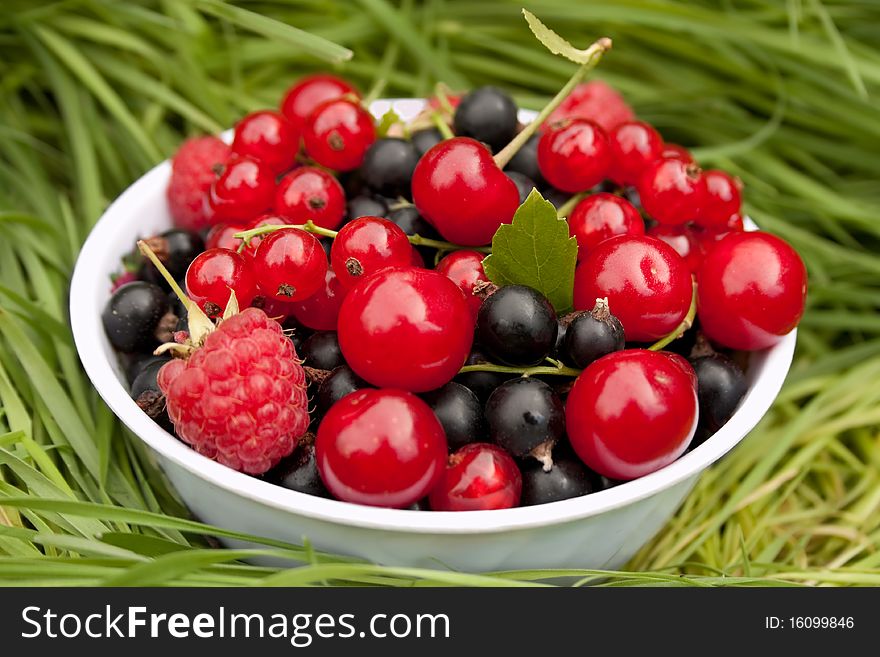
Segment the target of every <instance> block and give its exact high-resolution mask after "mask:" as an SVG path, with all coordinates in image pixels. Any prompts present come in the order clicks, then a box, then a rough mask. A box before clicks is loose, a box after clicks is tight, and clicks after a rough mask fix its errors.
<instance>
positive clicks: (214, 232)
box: [205, 224, 256, 251]
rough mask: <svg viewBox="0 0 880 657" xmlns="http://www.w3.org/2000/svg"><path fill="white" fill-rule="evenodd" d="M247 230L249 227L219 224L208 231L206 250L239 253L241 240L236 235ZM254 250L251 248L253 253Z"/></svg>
mask: <svg viewBox="0 0 880 657" xmlns="http://www.w3.org/2000/svg"><path fill="white" fill-rule="evenodd" d="M247 229H248V227H247V226H234V225H232V224H217V225H216V226H214V227H213V228H211V230H209V231H208V235H207V237H205V250H206V251H207V250H209V249H226V250H228V251H238V247H239V245H240V244H241V240H240V239H238V238H237V237H235V235H236V233H242V232H244V231H246V230H247ZM254 250H256V249H254V248H253V246H251V251H254Z"/></svg>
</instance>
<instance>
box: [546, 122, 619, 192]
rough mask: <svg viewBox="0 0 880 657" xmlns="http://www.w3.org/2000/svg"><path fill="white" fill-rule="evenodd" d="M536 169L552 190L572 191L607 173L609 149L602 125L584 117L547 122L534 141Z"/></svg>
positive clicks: (597, 182) (589, 186)
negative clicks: (550, 123) (535, 146)
mask: <svg viewBox="0 0 880 657" xmlns="http://www.w3.org/2000/svg"><path fill="white" fill-rule="evenodd" d="M538 168H539V169H540V170H541V175H543V176H544V178H545V179H546V180H547V182H549V183H550V184H551V185H553V186H554V187H555V188H556V189H561V190H562V191H563V192H569V193H570V194H574V193H576V192H583V191H586V190H588V189H590V188H591V187H595V186H596V185H598V184H599V183H600V182H602V181H603V180H605V178H607V177H608V174H609V173H610V172H611V149H610V148H609V145H608V137H607V136H606V135H605V133H604V132H603V130H602V128H600V127H599V126H598V125H596V124H595V123H593V122H592V121H587V120H586V119H574V120H572V121H563V122H562V123H560V124H558V125H555V126H553V125H551V126H550V127H549V128H548V129H547V130H546V131H545V132H544V134H542V135H541V138H540V140H539V141H538Z"/></svg>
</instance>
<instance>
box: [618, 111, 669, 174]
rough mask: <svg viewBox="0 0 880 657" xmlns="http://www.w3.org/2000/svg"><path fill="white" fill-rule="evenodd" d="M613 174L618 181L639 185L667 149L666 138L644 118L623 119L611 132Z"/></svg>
mask: <svg viewBox="0 0 880 657" xmlns="http://www.w3.org/2000/svg"><path fill="white" fill-rule="evenodd" d="M608 145H609V147H610V149H611V175H610V176H609V177H610V178H611V179H612V180H613V181H614V182H616V183H617V184H618V185H635V184H636V183H637V182H638V181H639V178H640V177H641V175H642V172H644V170H645V169H646V168H647V167H648V165H649V164H651V163H652V162H653V161H654V160H656V159H657V158H658V157H660V153H661V152H662V151H663V138H662V137H661V136H660V133H659V132H657V131H656V130H655V129H654V128H653V127H652V126H650V125H648V124H647V123H644V122H643V121H630V122H628V123H621V124H620V125H619V126H617V127H616V128H615V129H614V130H612V131H611V132H610V133H609V134H608Z"/></svg>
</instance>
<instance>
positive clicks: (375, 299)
mask: <svg viewBox="0 0 880 657" xmlns="http://www.w3.org/2000/svg"><path fill="white" fill-rule="evenodd" d="M338 331H339V346H340V347H341V349H342V354H343V355H344V356H345V360H346V362H348V364H349V365H350V366H351V368H352V369H353V370H354V371H355V373H356V374H357V375H358V376H360V377H361V378H362V379H365V380H366V381H367V382H369V383H371V384H373V385H375V386H381V387H392V388H403V389H404V390H412V391H413V392H426V391H428V390H435V389H436V388H439V387H440V386H442V385H444V384H446V383H449V381H451V380H452V377H454V376H455V375H456V374H457V373H458V370H459V369H460V368H461V367H462V365H464V361H465V359H466V358H467V356H468V353H469V352H470V348H471V342H472V341H473V334H474V331H473V323H472V321H471V314H470V309H469V308H468V303H467V299H465V296H464V294H463V293H462V291H461V290H459V289H458V288H457V287H456V285H455V283H453V282H452V281H451V280H449V278H447V277H446V276H444V275H443V274H439V273H437V272H436V271H430V270H427V269H415V268H412V267H397V268H389V269H385V270H383V271H381V272H379V273H378V274H375V275H373V276H371V277H370V278H367V279H365V280H363V281H361V282H360V283H359V284H358V285H356V286H355V287H354V288H352V289H351V290H350V291H349V292H348V294H347V295H346V297H345V300H344V301H343V302H342V308H341V310H340V311H339V328H338Z"/></svg>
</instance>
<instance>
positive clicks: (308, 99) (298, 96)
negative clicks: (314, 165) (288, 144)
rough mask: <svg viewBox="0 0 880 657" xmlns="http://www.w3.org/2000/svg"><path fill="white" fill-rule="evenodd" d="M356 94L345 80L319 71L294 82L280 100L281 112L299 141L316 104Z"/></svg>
mask: <svg viewBox="0 0 880 657" xmlns="http://www.w3.org/2000/svg"><path fill="white" fill-rule="evenodd" d="M347 95H352V96H358V95H359V94H358V92H357V90H356V89H355V88H354V87H352V86H351V85H350V84H348V82H346V81H345V80H343V79H341V78H338V77H336V76H335V75H328V74H326V73H319V74H318V75H309V76H307V77H304V78H302V79H301V80H299V81H298V82H297V83H296V84H294V85H293V86H292V87H291V88H290V89H288V91H287V93H286V94H284V99H283V100H282V101H281V113H282V114H284V116H285V117H286V118H287V120H288V121H290V124H291V125H292V126H293V129H294V132H295V134H296V137H297V141H299V137H300V136H301V135H302V131H303V127H304V126H305V123H306V119H307V118H308V116H309V114H311V113H312V110H314V109H315V108H316V107H317V106H318V105H320V104H321V103H323V102H324V101H327V100H333V99H336V98H341V97H342V96H347Z"/></svg>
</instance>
